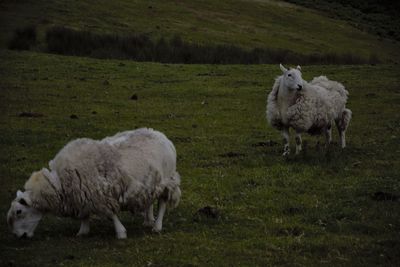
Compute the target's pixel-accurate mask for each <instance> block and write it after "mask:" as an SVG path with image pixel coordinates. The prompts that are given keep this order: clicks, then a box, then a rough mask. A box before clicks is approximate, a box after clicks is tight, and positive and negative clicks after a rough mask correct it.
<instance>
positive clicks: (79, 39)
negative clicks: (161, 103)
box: [9, 26, 380, 64]
mask: <svg viewBox="0 0 400 267" xmlns="http://www.w3.org/2000/svg"><path fill="white" fill-rule="evenodd" d="M35 40H36V31H35V27H32V26H30V27H26V28H24V29H23V30H20V29H18V30H16V32H15V34H14V38H13V40H12V42H11V44H10V46H9V48H10V49H14V50H29V49H30V48H31V46H33V45H34V43H35ZM46 44H47V51H46V52H50V53H54V54H60V55H69V56H86V57H93V58H100V59H131V60H135V61H150V62H162V63H185V64H268V63H280V62H287V63H293V64H297V63H298V62H302V64H367V63H370V64H376V63H379V62H380V60H379V58H378V57H377V56H376V55H373V54H372V55H371V56H370V57H369V58H363V57H360V56H358V55H354V54H352V53H346V54H337V53H334V52H328V53H313V54H308V55H304V54H299V53H296V52H293V51H290V50H287V49H269V48H254V49H245V48H242V47H239V46H234V45H230V44H198V43H190V42H187V41H184V40H182V38H181V37H180V36H178V35H175V36H174V37H172V38H170V39H167V38H163V37H161V38H159V39H157V40H155V39H152V38H150V37H149V36H148V35H146V34H131V35H117V34H96V33H92V32H89V31H76V30H73V29H69V28H65V27H52V28H50V29H48V30H47V32H46Z"/></svg>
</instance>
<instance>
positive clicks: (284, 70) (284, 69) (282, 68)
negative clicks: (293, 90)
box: [279, 64, 287, 72]
mask: <svg viewBox="0 0 400 267" xmlns="http://www.w3.org/2000/svg"><path fill="white" fill-rule="evenodd" d="M279 68H281V71H282V72H287V69H286V68H285V67H284V66H283V65H282V64H279Z"/></svg>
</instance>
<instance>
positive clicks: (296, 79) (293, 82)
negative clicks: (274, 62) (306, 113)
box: [279, 64, 303, 91]
mask: <svg viewBox="0 0 400 267" xmlns="http://www.w3.org/2000/svg"><path fill="white" fill-rule="evenodd" d="M279 67H280V68H281V70H282V72H283V79H282V81H283V85H284V86H285V88H288V89H289V90H298V91H300V90H301V89H302V88H303V78H302V77H301V67H300V66H297V68H295V69H292V68H290V69H286V68H285V67H284V66H283V65H282V64H280V65H279Z"/></svg>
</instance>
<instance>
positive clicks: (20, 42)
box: [8, 26, 36, 50]
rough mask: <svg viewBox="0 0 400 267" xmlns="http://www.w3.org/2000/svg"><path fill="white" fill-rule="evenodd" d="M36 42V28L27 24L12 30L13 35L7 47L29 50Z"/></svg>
mask: <svg viewBox="0 0 400 267" xmlns="http://www.w3.org/2000/svg"><path fill="white" fill-rule="evenodd" d="M35 44H36V28H35V27H34V26H27V27H25V28H18V29H16V30H15V31H14V35H13V37H12V39H11V40H10V42H9V44H8V48H9V49H12V50H29V49H30V48H31V46H33V45H35Z"/></svg>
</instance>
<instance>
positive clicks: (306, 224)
mask: <svg viewBox="0 0 400 267" xmlns="http://www.w3.org/2000/svg"><path fill="white" fill-rule="evenodd" d="M0 62H1V64H0V76H1V77H2V78H1V80H0V103H1V105H0V151H1V154H0V181H1V184H2V186H1V187H0V214H3V215H5V214H6V212H7V210H8V208H9V204H10V202H11V200H12V199H13V198H14V196H15V192H16V190H17V189H21V188H23V185H24V182H25V181H26V179H27V178H28V177H29V175H30V173H31V172H32V171H34V170H37V169H39V168H42V167H43V166H46V165H47V163H48V161H49V160H50V159H52V158H53V157H54V155H55V154H56V153H57V151H58V150H59V149H61V148H62V147H63V146H64V145H65V144H66V143H67V142H68V141H69V140H72V139H74V138H77V137H91V138H103V137H105V136H107V135H112V134H114V133H116V132H118V131H123V130H127V129H133V128H137V127H142V126H146V127H152V128H155V129H157V130H160V131H162V132H164V133H165V134H166V135H167V136H168V137H169V138H170V139H171V140H172V141H173V142H174V143H175V145H176V148H177V152H178V171H179V172H180V173H181V176H182V187H181V188H182V192H183V195H182V201H181V204H180V205H179V207H178V208H177V209H175V210H173V211H171V212H169V214H167V215H166V218H165V225H164V226H165V228H164V230H163V233H162V234H160V235H159V234H154V233H151V231H150V230H149V229H146V228H144V227H143V226H142V218H141V217H140V216H131V215H130V214H128V213H122V214H121V220H122V223H123V224H124V225H125V227H126V228H127V230H128V239H127V240H123V241H118V240H116V239H115V237H114V232H113V226H112V223H111V222H110V221H107V220H103V219H101V218H97V217H96V218H94V219H93V222H92V230H91V234H90V235H89V236H88V237H85V238H77V237H75V234H76V232H77V231H78V229H79V222H78V221H75V220H73V219H69V218H57V217H54V216H51V215H49V216H45V218H44V219H43V220H42V222H41V223H40V225H39V226H38V229H37V230H36V233H35V236H34V238H33V239H31V240H17V239H15V238H14V237H13V236H12V234H11V233H10V232H9V230H8V229H7V226H6V222H5V217H3V219H4V220H3V223H0V265H1V266H5V265H11V266H26V265H32V266H61V265H63V266H145V265H147V266H200V265H201V266H273V265H289V266H297V265H302V266H321V265H325V266H342V265H345V266H366V265H385V266H388V265H393V266H395V265H396V264H398V262H399V261H400V255H399V253H398V252H399V251H400V203H399V202H393V201H376V200H374V199H373V197H372V196H373V195H374V194H375V193H376V192H385V193H391V194H395V195H400V181H399V176H398V175H399V170H400V161H399V153H400V127H399V126H400V115H399V112H398V110H399V106H400V93H399V92H400V87H399V83H398V81H399V80H398V77H399V74H400V71H399V69H398V67H396V66H394V65H381V66H305V67H303V75H304V78H305V79H307V80H309V79H311V78H312V77H314V76H316V75H320V74H325V75H328V77H329V78H331V79H335V80H339V81H341V82H343V83H344V84H345V86H346V88H347V89H348V90H349V91H350V99H349V103H348V107H349V108H350V109H351V110H352V111H353V114H354V118H353V120H352V122H351V125H350V129H349V131H348V148H346V149H345V150H343V151H342V150H341V149H339V148H338V145H337V144H334V145H333V146H332V147H331V148H330V149H329V151H328V150H325V149H320V150H316V149H315V143H316V139H315V138H311V137H308V136H304V140H305V142H306V148H305V151H304V153H302V154H301V155H299V156H296V157H295V156H291V157H290V158H289V159H286V160H285V159H284V158H283V157H282V156H281V154H282V149H283V146H282V145H281V144H280V143H281V142H280V140H281V137H280V135H279V133H278V132H277V131H276V130H274V129H272V128H271V127H269V126H268V125H267V123H266V119H265V104H266V97H267V93H268V92H269V90H270V88H271V86H272V84H273V79H274V77H275V76H277V75H279V74H280V70H279V67H278V66H275V65H274V66H272V65H257V66H252V65H249V66H244V65H225V66H218V65H168V64H155V63H135V62H129V61H115V60H95V59H87V58H77V57H63V56H54V55H46V54H39V53H33V52H11V51H5V50H1V51H0ZM105 81H107V82H105ZM133 94H136V95H137V97H138V100H136V101H135V100H131V99H130V98H131V96H132V95H133ZM24 111H25V112H36V113H41V114H43V116H42V117H35V118H27V117H19V114H20V113H21V112H24ZM72 114H74V115H76V116H77V117H78V119H71V118H70V116H71V115H72ZM267 140H271V141H276V142H278V143H279V144H277V145H273V143H272V145H271V146H258V144H259V143H260V142H266V141H267ZM334 140H336V141H337V135H336V134H335V135H334ZM227 155H231V157H229V156H227ZM207 205H209V206H213V207H216V208H218V210H219V211H220V213H221V216H220V218H219V219H201V220H196V219H195V214H196V211H197V210H198V209H200V208H202V207H204V206H207Z"/></svg>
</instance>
